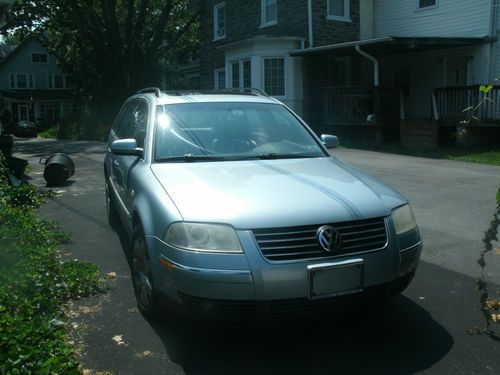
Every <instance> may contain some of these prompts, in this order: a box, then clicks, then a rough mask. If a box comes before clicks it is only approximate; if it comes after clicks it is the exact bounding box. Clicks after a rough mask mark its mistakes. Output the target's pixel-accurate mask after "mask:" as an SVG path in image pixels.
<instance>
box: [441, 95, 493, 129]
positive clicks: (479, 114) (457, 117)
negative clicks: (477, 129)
mask: <svg viewBox="0 0 500 375" xmlns="http://www.w3.org/2000/svg"><path fill="white" fill-rule="evenodd" d="M434 96H435V102H436V104H435V106H436V111H437V116H438V118H439V121H440V122H441V123H445V124H446V123H452V124H458V123H459V122H460V121H464V120H467V119H468V118H471V117H472V116H474V117H476V118H477V120H476V121H477V122H478V123H480V124H482V125H485V124H500V86H494V87H493V88H492V89H491V90H490V91H489V92H488V93H487V94H485V93H484V92H483V91H481V90H480V86H479V85H475V86H456V87H442V88H437V89H435V90H434ZM479 104H480V105H479ZM478 105H479V106H478ZM476 107H477V109H476V110H475V111H472V110H471V108H476ZM467 109H469V110H467Z"/></svg>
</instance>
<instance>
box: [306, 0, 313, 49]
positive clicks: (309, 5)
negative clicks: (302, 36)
mask: <svg viewBox="0 0 500 375" xmlns="http://www.w3.org/2000/svg"><path fill="white" fill-rule="evenodd" d="M307 33H308V46H307V48H312V47H313V44H314V39H313V16H312V0H307Z"/></svg>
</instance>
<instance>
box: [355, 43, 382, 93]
mask: <svg viewBox="0 0 500 375" xmlns="http://www.w3.org/2000/svg"><path fill="white" fill-rule="evenodd" d="M354 49H355V50H356V52H357V53H359V54H360V55H361V56H364V57H366V58H367V59H368V60H371V61H372V62H373V86H375V87H378V84H379V78H378V60H377V59H376V58H375V57H373V56H372V55H369V54H367V53H366V52H365V51H363V50H362V49H361V47H360V46H359V45H356V46H355V47H354Z"/></svg>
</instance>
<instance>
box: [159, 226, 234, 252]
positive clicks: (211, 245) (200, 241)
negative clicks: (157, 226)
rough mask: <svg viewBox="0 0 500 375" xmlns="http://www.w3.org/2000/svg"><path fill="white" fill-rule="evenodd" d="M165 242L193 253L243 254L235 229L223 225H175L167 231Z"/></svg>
mask: <svg viewBox="0 0 500 375" xmlns="http://www.w3.org/2000/svg"><path fill="white" fill-rule="evenodd" d="M165 242H167V243H168V244H170V245H172V246H176V247H180V248H182V249H186V250H192V251H204V252H212V253H243V249H242V248H241V245H240V241H239V240H238V237H237V236H236V232H235V231H234V229H233V228H232V227H230V226H229V225H223V224H201V223H184V222H178V223H173V224H171V225H170V227H169V228H168V230H167V233H166V235H165Z"/></svg>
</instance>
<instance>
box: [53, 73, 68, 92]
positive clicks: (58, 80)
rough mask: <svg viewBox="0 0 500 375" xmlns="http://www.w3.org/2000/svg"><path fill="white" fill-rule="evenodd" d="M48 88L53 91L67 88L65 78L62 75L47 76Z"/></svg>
mask: <svg viewBox="0 0 500 375" xmlns="http://www.w3.org/2000/svg"><path fill="white" fill-rule="evenodd" d="M48 87H49V89H53V90H62V89H67V88H68V83H67V80H66V76H65V75H63V74H53V75H49V76H48Z"/></svg>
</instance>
